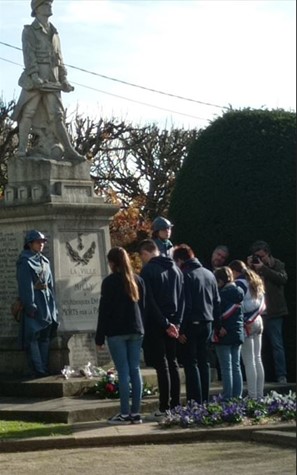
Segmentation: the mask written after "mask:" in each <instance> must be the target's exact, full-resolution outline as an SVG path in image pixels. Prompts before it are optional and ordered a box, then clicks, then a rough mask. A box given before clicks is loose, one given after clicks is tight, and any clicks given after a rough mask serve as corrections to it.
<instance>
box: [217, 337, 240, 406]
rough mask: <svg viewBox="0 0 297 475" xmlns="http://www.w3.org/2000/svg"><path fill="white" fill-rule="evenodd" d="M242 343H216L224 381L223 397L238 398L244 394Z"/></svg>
mask: <svg viewBox="0 0 297 475" xmlns="http://www.w3.org/2000/svg"><path fill="white" fill-rule="evenodd" d="M240 348H241V345H216V353H217V356H218V359H219V363H220V368H221V374H222V382H223V399H225V400H228V399H231V398H234V397H236V398H238V397H241V395H242V374H241V368H240Z"/></svg>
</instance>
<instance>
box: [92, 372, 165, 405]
mask: <svg viewBox="0 0 297 475" xmlns="http://www.w3.org/2000/svg"><path fill="white" fill-rule="evenodd" d="M130 392H131V390H130ZM87 393H88V394H96V396H98V398H99V399H118V398H119V397H120V391H119V381H118V375H117V372H116V371H115V370H114V368H111V369H109V370H107V371H105V372H104V373H103V374H102V375H101V379H100V380H99V381H97V383H96V384H95V385H94V386H92V387H91V388H89V389H88V391H87ZM155 393H156V389H155V388H153V387H151V386H149V385H148V384H146V383H144V385H143V389H142V397H146V396H151V395H153V394H155Z"/></svg>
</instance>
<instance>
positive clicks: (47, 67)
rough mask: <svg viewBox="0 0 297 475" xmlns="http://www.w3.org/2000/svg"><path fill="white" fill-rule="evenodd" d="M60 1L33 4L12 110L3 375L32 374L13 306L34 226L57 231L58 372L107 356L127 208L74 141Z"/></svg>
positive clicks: (3, 223) (53, 364)
mask: <svg viewBox="0 0 297 475" xmlns="http://www.w3.org/2000/svg"><path fill="white" fill-rule="evenodd" d="M52 3H53V0H52V1H46V0H32V1H31V5H30V3H29V2H28V8H30V6H31V16H32V17H33V18H34V20H33V23H32V24H31V25H25V26H24V29H23V33H22V46H23V56H24V71H23V73H22V75H21V77H20V79H19V86H20V87H21V93H20V97H19V99H18V102H17V104H16V107H15V110H14V112H13V116H12V118H13V119H14V120H15V121H17V123H18V127H19V145H18V151H17V154H16V155H15V156H12V157H10V158H9V161H8V183H7V185H6V187H5V192H4V200H2V201H1V205H0V266H1V272H0V317H1V318H0V325H1V336H0V354H1V356H0V373H1V374H7V375H19V376H22V375H25V374H26V372H27V360H26V356H25V354H24V352H23V351H22V350H21V349H20V347H19V344H18V333H19V324H18V323H17V322H16V321H15V320H14V319H13V317H12V315H11V313H10V306H11V304H12V302H13V301H14V299H15V298H16V297H17V281H16V260H17V258H18V255H19V254H20V252H21V250H22V249H23V244H24V236H25V234H26V232H27V231H28V230H30V229H37V230H40V231H41V232H42V233H44V234H45V235H46V237H47V238H48V243H47V245H46V247H45V250H44V253H45V255H47V257H49V259H50V261H51V267H52V271H53V275H54V281H55V294H56V302H57V306H58V312H59V322H60V326H59V328H58V333H57V336H56V337H55V338H54V339H53V340H52V342H51V350H50V371H51V372H53V373H59V372H60V371H61V369H62V368H63V367H64V366H65V365H70V366H73V367H79V366H81V365H86V364H87V363H88V362H91V363H92V364H95V365H100V364H102V361H98V356H97V353H96V347H95V342H94V332H95V330H96V325H97V315H98V304H99V296H100V288H101V282H102V279H103V278H104V277H105V276H106V275H107V274H108V267H107V261H106V254H107V252H108V250H109V248H110V237H109V221H110V219H111V217H112V216H113V215H114V214H115V212H116V211H117V207H115V206H113V205H110V204H106V203H104V201H103V199H102V198H99V197H97V196H95V194H94V191H93V183H92V180H91V178H90V163H89V162H88V161H87V160H86V159H85V157H83V156H81V155H80V154H79V153H77V152H76V150H75V149H74V148H73V146H72V144H71V140H70V138H69V136H68V133H67V130H66V126H65V118H64V109H63V105H62V100H61V92H66V93H67V92H69V93H71V91H72V90H73V87H72V86H71V85H70V83H69V82H68V79H67V71H66V69H65V66H64V63H63V58H62V54H61V46H60V40H59V35H58V32H57V30H56V28H55V27H54V26H53V25H52V24H51V23H50V22H49V18H50V17H51V16H52ZM31 136H34V142H33V146H32V144H31V143H32V140H29V139H30V137H31ZM102 358H103V359H104V358H105V360H106V359H107V358H108V355H107V354H105V355H104V354H103V356H101V360H102Z"/></svg>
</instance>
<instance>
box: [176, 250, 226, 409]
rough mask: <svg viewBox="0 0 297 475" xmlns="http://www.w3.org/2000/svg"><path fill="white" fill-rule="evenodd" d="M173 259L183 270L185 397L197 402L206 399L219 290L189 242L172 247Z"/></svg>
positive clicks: (213, 278)
mask: <svg viewBox="0 0 297 475" xmlns="http://www.w3.org/2000/svg"><path fill="white" fill-rule="evenodd" d="M173 259H174V260H175V262H176V263H177V265H178V266H179V268H180V269H181V270H182V272H183V274H184V287H185V313H184V318H183V322H182V325H181V328H180V336H179V342H180V343H181V346H180V354H181V363H182V364H183V367H184V371H185V377H186V394H187V400H188V401H191V400H194V401H196V402H198V403H199V404H201V403H202V402H203V401H208V399H209V384H210V365H209V361H208V352H209V342H210V336H211V332H212V322H213V320H214V318H218V317H219V315H220V297H219V290H218V285H217V281H216V279H215V277H214V275H213V273H212V272H211V271H210V270H208V269H205V268H204V267H203V266H202V264H201V263H200V261H199V260H198V259H197V258H196V257H195V254H194V252H193V250H192V249H191V248H190V246H188V245H187V244H181V245H179V246H177V247H175V249H174V251H173Z"/></svg>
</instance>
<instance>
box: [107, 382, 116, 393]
mask: <svg viewBox="0 0 297 475" xmlns="http://www.w3.org/2000/svg"><path fill="white" fill-rule="evenodd" d="M105 389H106V391H107V392H108V393H114V392H115V391H116V387H115V385H114V384H111V383H107V385H106V386H105Z"/></svg>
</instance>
